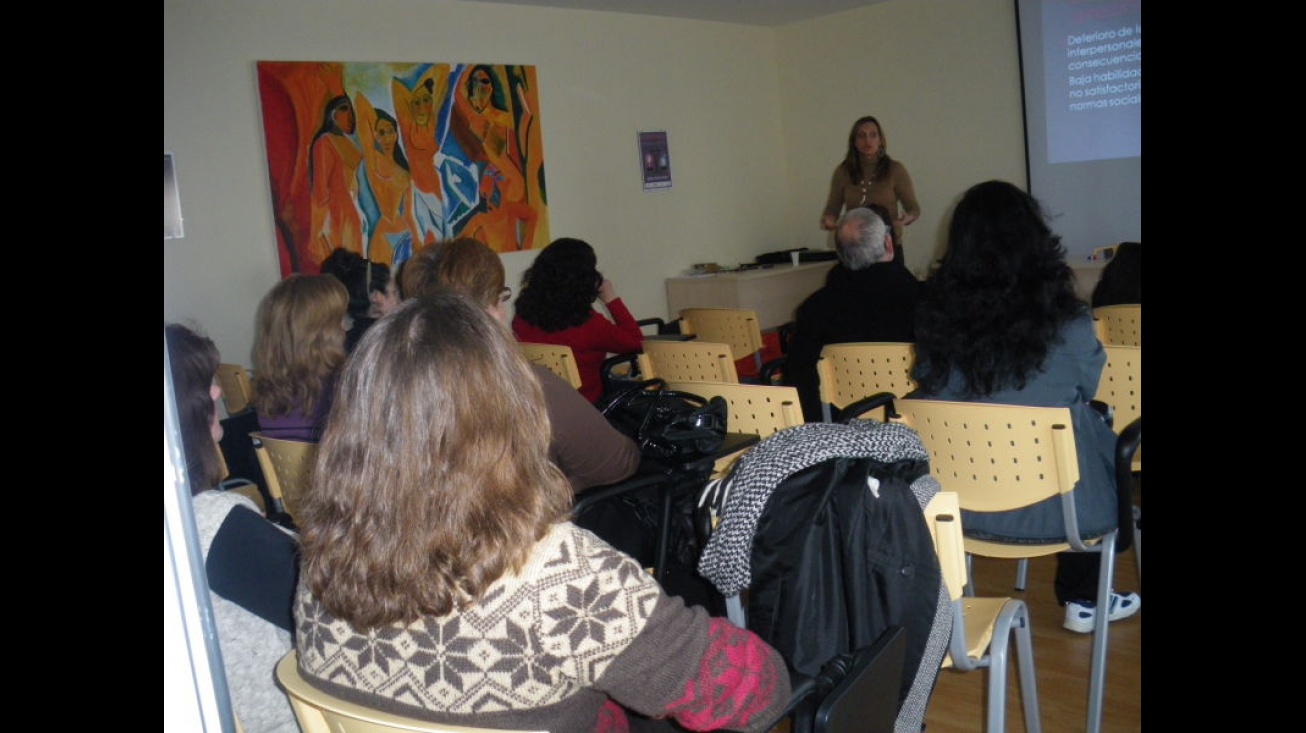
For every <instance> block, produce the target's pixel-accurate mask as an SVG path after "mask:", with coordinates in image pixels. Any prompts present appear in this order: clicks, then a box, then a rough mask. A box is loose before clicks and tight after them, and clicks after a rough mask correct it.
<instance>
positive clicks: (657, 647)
mask: <svg viewBox="0 0 1306 733" xmlns="http://www.w3.org/2000/svg"><path fill="white" fill-rule="evenodd" d="M378 385H385V390H386V399H377V398H376V391H377V388H378ZM504 385H512V389H504ZM548 426H549V415H548V412H547V410H546V408H545V406H544V400H543V397H542V393H541V391H540V387H539V385H538V383H537V382H536V381H535V379H534V378H532V376H531V369H530V365H529V363H528V362H527V361H526V359H525V358H524V357H523V356H522V355H521V353H520V351H519V350H518V348H517V345H516V344H515V343H514V342H513V339H512V336H511V334H510V333H509V332H508V330H507V328H505V327H504V325H503V324H502V323H501V322H499V321H498V320H497V319H496V318H495V317H494V316H493V315H491V313H490V312H489V311H488V310H487V309H486V308H485V306H484V305H483V304H482V303H478V302H475V301H473V300H472V299H471V298H469V297H468V296H466V295H464V294H462V293H454V292H449V291H444V290H442V291H439V292H436V293H434V294H432V295H429V296H425V295H424V296H421V297H416V298H412V299H410V300H407V301H404V303H402V304H401V305H400V306H399V307H398V308H397V309H396V310H394V311H393V312H391V313H390V314H389V315H387V316H385V317H384V318H382V319H381V320H379V321H377V323H376V324H375V325H374V326H372V328H370V329H368V331H367V333H365V334H364V335H363V339H362V341H360V342H359V345H358V348H357V349H355V350H354V352H353V354H352V356H351V357H350V359H349V361H348V362H347V363H346V364H345V367H344V369H343V370H342V371H341V375H340V383H339V388H338V391H337V393H336V402H335V405H334V408H333V410H332V413H331V416H330V418H329V419H328V421H327V425H326V430H325V432H324V433H323V435H322V441H321V443H320V445H319V448H318V452H317V461H316V465H315V466H314V469H313V478H312V481H313V490H312V491H310V492H308V493H307V494H306V495H305V498H304V504H303V506H302V507H301V509H300V513H299V516H298V517H297V518H298V519H299V526H300V540H301V545H300V546H301V551H302V555H301V557H302V564H301V570H300V586H299V591H298V594H297V597H296V600H295V621H296V630H297V632H298V633H297V635H296V647H297V649H298V651H299V668H300V673H301V674H302V675H303V676H304V677H305V679H307V680H308V681H309V683H310V684H312V685H314V686H315V687H318V688H320V689H322V690H323V691H326V692H328V693H330V694H334V695H337V696H339V697H342V698H345V699H348V700H352V701H354V702H356V703H359V704H363V705H367V706H368V707H372V708H376V709H380V710H385V711H388V712H392V713H397V714H400V715H406V716H410V717H418V718H422V719H424V720H429V721H432V722H436V723H445V724H454V725H474V726H480V727H492V728H507V729H514V730H518V729H520V730H546V729H547V730H553V731H571V732H574V733H579V732H581V731H595V732H597V731H642V730H662V731H673V730H676V731H683V730H685V729H688V730H695V731H709V730H721V729H725V730H740V731H752V732H754V733H762V732H763V731H766V730H769V728H770V722H771V721H773V720H774V719H775V718H776V717H778V715H779V713H780V711H781V710H782V709H783V708H784V707H785V705H786V704H787V703H788V701H789V697H790V694H791V693H790V682H789V675H788V673H787V671H786V669H785V664H784V661H783V659H781V657H780V655H779V654H778V653H777V652H776V651H775V650H774V649H772V648H771V647H770V646H768V645H767V644H766V643H765V642H764V641H762V640H761V639H760V638H758V637H757V636H756V635H755V634H753V633H752V632H750V631H747V630H745V629H741V628H739V627H737V626H734V625H733V624H731V623H730V621H728V620H727V619H724V618H713V617H710V616H708V614H707V612H706V611H705V610H704V609H703V608H702V607H699V606H686V605H685V604H684V602H683V601H681V600H680V599H679V598H676V597H674V596H669V595H667V594H666V592H665V591H663V589H662V587H661V586H660V585H658V582H657V581H656V580H654V579H653V577H652V576H651V575H649V574H648V573H645V572H644V571H643V570H642V569H641V567H640V564H639V563H638V562H637V561H636V560H634V559H633V558H631V557H630V556H628V555H625V554H622V553H621V552H618V551H617V550H615V549H613V548H612V547H611V546H610V545H609V544H607V543H606V542H604V541H603V540H601V539H599V538H598V537H596V536H595V535H594V534H592V533H590V532H588V531H586V530H584V529H581V528H579V527H577V526H576V525H575V524H573V523H572V522H570V521H568V515H569V513H570V510H571V503H572V490H571V486H570V485H569V484H568V482H567V479H566V478H565V477H564V476H563V474H562V471H560V470H559V469H558V467H557V466H556V465H554V464H553V462H552V461H550V460H549V429H548ZM672 721H674V723H673V722H672ZM676 724H678V725H679V726H682V727H676Z"/></svg>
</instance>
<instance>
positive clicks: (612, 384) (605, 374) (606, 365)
mask: <svg viewBox="0 0 1306 733" xmlns="http://www.w3.org/2000/svg"><path fill="white" fill-rule="evenodd" d="M623 364H625V365H627V368H626V373H625V374H623V375H622V376H620V377H618V376H617V375H616V374H615V373H614V372H615V371H616V369H617V368H618V367H620V366H621V365H623ZM637 381H639V354H637V353H635V352H633V351H632V352H630V353H627V354H616V355H614V356H609V357H608V358H606V359H604V360H603V364H602V365H601V366H600V367H599V382H600V383H601V384H602V385H603V396H604V397H607V396H608V395H611V394H612V393H613V392H614V391H615V390H616V388H617V384H618V383H621V384H634V383H635V382H637Z"/></svg>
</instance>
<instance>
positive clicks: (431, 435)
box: [296, 291, 572, 630]
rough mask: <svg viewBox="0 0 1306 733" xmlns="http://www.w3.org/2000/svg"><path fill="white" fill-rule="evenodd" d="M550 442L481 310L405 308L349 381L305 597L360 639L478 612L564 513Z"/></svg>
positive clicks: (449, 298)
mask: <svg viewBox="0 0 1306 733" xmlns="http://www.w3.org/2000/svg"><path fill="white" fill-rule="evenodd" d="M549 436H550V426H549V417H548V412H547V411H546V410H545V406H544V398H543V395H542V393H541V391H540V388H539V386H538V384H537V382H536V380H535V378H534V376H533V374H532V372H531V370H530V367H529V364H528V362H527V361H526V360H525V359H524V358H523V357H522V356H521V354H520V353H519V351H518V349H517V346H516V343H515V342H514V341H513V339H512V336H511V334H510V333H509V332H508V330H507V328H506V327H505V326H504V325H503V324H501V323H499V322H498V321H497V320H495V319H494V318H493V317H492V316H491V315H490V314H489V313H488V312H487V311H486V309H485V307H484V306H482V305H481V304H479V303H476V302H474V301H472V300H471V299H470V298H468V297H467V296H466V295H462V294H459V293H451V292H446V291H441V292H436V293H434V294H431V295H427V296H423V297H420V298H412V299H409V300H406V301H404V302H403V303H402V304H401V305H400V306H399V307H398V308H397V309H395V310H394V311H393V312H391V313H390V314H389V315H387V316H386V317H385V318H382V319H381V320H379V321H377V323H376V324H375V325H373V326H372V327H371V328H370V329H368V331H367V332H366V333H365V334H364V335H363V338H362V340H361V341H360V342H359V343H358V346H357V347H355V349H354V353H353V356H352V357H351V358H350V359H349V361H348V362H346V364H345V367H344V369H343V370H342V371H341V374H340V378H339V386H338V390H337V392H336V396H335V402H334V403H333V404H332V410H331V416H330V417H329V419H328V420H327V425H326V429H325V431H324V432H323V435H322V440H321V442H320V443H319V446H318V452H317V463H316V465H315V467H314V472H313V482H312V486H311V488H310V489H309V491H308V493H307V494H306V496H305V499H304V503H303V505H302V507H301V509H300V512H299V514H298V515H297V517H296V519H297V520H299V526H300V540H301V544H302V548H303V565H302V568H303V577H304V578H305V579H306V580H307V582H308V584H309V588H310V589H311V590H312V592H313V594H314V595H315V596H316V597H317V598H318V600H320V601H321V602H322V604H323V605H324V606H325V607H326V609H327V611H329V612H330V613H331V614H332V615H333V616H336V617H338V618H341V619H344V620H346V621H348V622H349V623H351V624H353V625H354V627H355V628H358V629H362V630H368V629H374V628H378V627H380V626H384V625H389V624H393V623H399V622H402V623H408V622H412V621H414V620H416V619H418V618H420V617H422V616H426V615H430V616H443V615H445V614H447V613H449V612H451V611H453V610H454V609H458V608H464V607H466V606H468V605H470V604H473V603H475V602H476V601H478V600H479V599H480V597H481V595H482V594H483V593H484V592H485V591H486V589H487V588H488V587H489V585H490V584H491V583H493V582H494V581H495V580H497V579H498V578H499V577H501V576H503V575H504V574H505V573H508V572H515V571H519V570H520V569H521V567H522V564H523V563H524V562H525V560H526V558H527V556H528V555H529V553H530V550H531V548H532V546H533V545H534V544H535V543H536V542H538V541H539V540H540V539H541V538H542V537H543V536H544V534H545V533H546V532H547V531H548V528H549V526H550V525H552V524H554V523H557V522H560V521H563V520H564V519H565V518H566V517H567V515H568V513H569V512H570V509H571V501H572V492H571V486H570V484H569V483H568V482H567V480H566V478H565V477H564V476H563V475H562V472H561V471H560V470H559V469H558V468H557V467H556V466H555V465H554V464H553V463H552V462H551V461H550V460H549V452H548V449H549Z"/></svg>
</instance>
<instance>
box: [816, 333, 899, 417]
mask: <svg viewBox="0 0 1306 733" xmlns="http://www.w3.org/2000/svg"><path fill="white" fill-rule="evenodd" d="M915 361H916V357H915V348H914V346H913V345H912V344H911V343H908V342H902V341H875V342H872V341H862V342H857V343H846V344H827V345H826V346H825V347H824V348H822V349H821V358H820V360H818V361H817V362H816V374H817V378H818V379H819V380H820V384H821V408H822V410H823V411H824V412H826V413H827V414H826V415H825V419H826V421H827V422H829V421H831V420H832V419H834V416H833V414H831V413H832V410H831V408H834V409H842V408H844V407H847V406H848V405H849V404H851V403H853V402H856V401H857V400H860V399H862V398H864V397H870V396H871V395H873V394H877V393H879V392H892V393H893V394H894V395H895V396H896V397H905V396H906V395H907V394H908V393H909V392H911V391H912V390H914V389H916V382H915V381H913V380H912V378H911V370H912V366H913V365H914V364H915Z"/></svg>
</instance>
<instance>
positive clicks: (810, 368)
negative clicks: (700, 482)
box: [784, 204, 921, 422]
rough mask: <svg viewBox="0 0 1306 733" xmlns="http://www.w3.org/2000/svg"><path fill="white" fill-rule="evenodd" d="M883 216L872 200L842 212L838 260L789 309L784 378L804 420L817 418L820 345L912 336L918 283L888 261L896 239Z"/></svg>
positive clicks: (837, 239) (837, 228)
mask: <svg viewBox="0 0 1306 733" xmlns="http://www.w3.org/2000/svg"><path fill="white" fill-rule="evenodd" d="M889 221H890V220H889V215H888V212H887V211H885V210H884V208H883V207H881V206H878V205H876V204H871V205H869V206H867V207H865V208H859V209H852V210H850V211H848V212H846V213H845V214H844V215H843V216H842V217H841V218H840V219H839V222H838V224H836V226H835V249H836V250H837V253H838V255H839V264H838V265H835V267H834V269H832V270H830V274H829V275H828V276H827V277H826V280H825V286H824V287H822V288H821V289H820V290H817V291H816V292H815V293H812V294H811V295H810V296H808V298H807V300H805V301H803V303H802V305H800V306H798V309H797V311H795V317H794V335H793V340H792V342H791V343H790V346H789V353H788V356H787V357H786V358H785V365H784V381H785V383H786V384H789V385H792V386H794V387H797V388H798V396H799V399H800V401H801V402H802V406H803V419H804V420H806V421H807V422H820V421H821V419H822V415H821V391H820V382H819V379H818V377H817V374H816V362H817V360H818V359H820V357H821V349H822V348H824V347H825V345H826V344H841V343H850V342H855V341H908V342H910V341H912V340H914V339H915V324H914V319H915V311H916V301H917V299H918V298H919V297H920V287H921V284H920V282H919V281H917V280H916V277H915V276H914V275H912V274H911V272H909V271H908V270H907V268H906V267H905V266H903V265H901V264H897V263H895V262H894V261H893V255H894V251H895V249H896V245H897V243H896V242H895V241H894V237H893V226H892V225H891V224H890V223H889Z"/></svg>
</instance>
